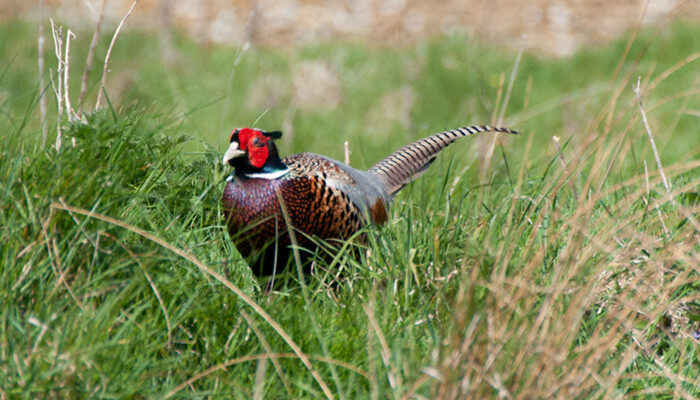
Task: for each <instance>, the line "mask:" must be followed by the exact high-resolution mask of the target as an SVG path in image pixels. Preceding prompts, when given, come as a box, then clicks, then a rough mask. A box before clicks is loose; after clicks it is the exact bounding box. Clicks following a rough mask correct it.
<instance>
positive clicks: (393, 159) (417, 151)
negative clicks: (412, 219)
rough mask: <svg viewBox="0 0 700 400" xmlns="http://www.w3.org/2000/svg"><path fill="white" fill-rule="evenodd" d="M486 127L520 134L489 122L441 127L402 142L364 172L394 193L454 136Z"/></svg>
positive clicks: (487, 130) (472, 132) (471, 133)
mask: <svg viewBox="0 0 700 400" xmlns="http://www.w3.org/2000/svg"><path fill="white" fill-rule="evenodd" d="M489 131H496V132H505V133H512V134H515V135H519V134H520V133H518V132H516V131H513V130H510V129H507V128H499V127H492V126H489V125H482V126H468V127H464V128H457V129H453V130H450V131H444V132H440V133H437V134H435V135H432V136H428V137H427V138H425V139H421V140H419V141H417V142H413V143H411V144H409V145H406V146H403V147H402V148H400V149H398V150H396V151H395V152H393V153H392V154H390V155H389V156H387V157H386V158H384V159H382V160H381V161H379V162H378V163H376V164H374V166H372V168H370V169H369V170H367V172H368V173H370V174H372V175H374V176H375V177H376V178H377V179H379V180H380V181H381V182H382V183H384V185H385V187H386V189H387V191H388V192H389V194H394V193H396V192H398V191H399V190H400V189H401V188H402V187H404V185H406V184H407V183H408V182H409V181H410V180H411V179H412V178H417V177H419V176H421V175H422V174H423V173H424V172H425V170H426V169H427V168H428V166H430V164H431V163H432V162H433V161H435V158H436V157H437V153H439V152H440V151H441V150H442V149H444V148H445V147H447V146H449V145H450V144H452V142H454V141H455V140H457V139H459V138H461V137H464V136H468V135H473V134H475V133H480V132H489Z"/></svg>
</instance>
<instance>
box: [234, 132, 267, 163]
mask: <svg viewBox="0 0 700 400" xmlns="http://www.w3.org/2000/svg"><path fill="white" fill-rule="evenodd" d="M268 140H270V138H269V137H267V136H265V135H264V134H263V133H262V132H260V131H256V130H255V129H250V128H243V129H241V130H240V131H239V132H238V143H239V144H240V149H241V150H244V151H248V160H250V163H251V164H252V165H253V166H254V167H255V168H262V166H263V165H265V162H266V161H267V157H268V156H269V150H268V149H267V141H268Z"/></svg>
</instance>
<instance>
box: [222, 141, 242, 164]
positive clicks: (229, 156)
mask: <svg viewBox="0 0 700 400" xmlns="http://www.w3.org/2000/svg"><path fill="white" fill-rule="evenodd" d="M245 154H246V152H245V151H243V150H241V149H239V148H238V142H231V144H230V145H229V146H228V149H227V150H226V153H224V159H223V163H224V166H227V165H229V164H230V162H231V160H233V159H234V158H238V157H243V156H245Z"/></svg>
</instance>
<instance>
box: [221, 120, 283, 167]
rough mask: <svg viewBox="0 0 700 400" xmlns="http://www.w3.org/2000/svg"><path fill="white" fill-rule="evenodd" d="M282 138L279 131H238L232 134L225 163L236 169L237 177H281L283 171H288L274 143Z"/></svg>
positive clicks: (245, 129)
mask: <svg viewBox="0 0 700 400" xmlns="http://www.w3.org/2000/svg"><path fill="white" fill-rule="evenodd" d="M281 137H282V132H279V131H275V132H265V131H262V130H259V129H252V128H240V129H236V130H235V131H233V133H232V134H231V139H230V144H229V146H228V149H227V150H226V153H225V154H224V159H223V163H224V165H230V166H232V167H233V168H234V175H235V176H239V177H240V176H243V177H249V178H265V177H279V176H281V175H279V173H280V172H281V171H285V170H287V168H286V166H285V165H284V164H283V163H282V161H281V160H280V157H279V154H278V153H277V147H276V146H275V143H274V139H279V138H281ZM275 175H277V176H275Z"/></svg>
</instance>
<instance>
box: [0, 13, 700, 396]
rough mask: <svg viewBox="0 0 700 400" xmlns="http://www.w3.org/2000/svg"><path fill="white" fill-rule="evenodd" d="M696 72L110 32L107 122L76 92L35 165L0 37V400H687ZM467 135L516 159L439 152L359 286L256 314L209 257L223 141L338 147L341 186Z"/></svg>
mask: <svg viewBox="0 0 700 400" xmlns="http://www.w3.org/2000/svg"><path fill="white" fill-rule="evenodd" d="M90 35H91V33H90V32H84V33H78V37H77V38H76V39H75V40H74V42H73V44H72V46H73V47H72V50H71V51H72V53H71V75H70V92H69V93H70V94H71V98H72V100H73V106H74V107H75V108H76V109H78V108H80V107H81V105H80V104H78V103H77V98H78V93H79V91H80V76H81V74H82V69H83V68H84V60H85V55H86V54H87V49H88V47H89V42H90V39H89V38H90ZM49 38H50V36H49ZM107 45H108V38H105V39H104V41H103V42H101V43H100V46H99V47H98V56H99V57H103V56H104V53H105V51H106V50H105V49H106V47H107ZM699 52H700V29H699V28H698V26H697V25H692V24H687V23H686V24H684V23H676V24H674V25H671V26H670V27H665V28H663V29H661V30H654V29H651V30H647V31H643V32H640V33H639V34H637V35H633V34H632V33H630V34H629V35H628V36H627V37H625V38H623V39H621V40H620V41H619V42H616V43H612V44H609V45H606V46H597V47H591V48H587V49H583V50H581V51H580V52H578V53H577V54H576V55H574V56H572V57H570V58H566V59H547V58H542V57H538V56H537V55H533V54H527V53H526V54H523V56H522V59H521V60H520V62H519V64H517V68H514V67H515V66H516V54H517V51H511V50H506V49H498V48H496V49H494V48H489V47H487V46H484V45H481V44H478V43H474V40H473V39H472V38H468V37H463V36H451V37H441V38H439V39H435V40H432V41H427V42H424V43H421V44H419V45H416V46H413V47H407V48H400V49H385V48H374V47H367V46H365V45H362V44H358V43H334V44H322V45H317V46H307V47H302V48H290V49H283V50H279V49H278V50H272V49H259V48H249V49H239V48H231V47H207V46H202V45H199V44H197V43H194V42H192V41H190V40H188V39H186V38H181V37H177V36H176V37H174V38H172V40H171V41H168V40H166V39H164V38H159V37H157V36H155V35H152V34H144V33H140V32H128V31H127V32H124V34H123V36H122V37H121V38H120V39H119V41H118V42H117V45H116V47H115V50H114V53H113V54H112V63H111V66H110V69H111V72H110V74H109V76H108V78H107V84H106V93H107V95H108V98H109V103H108V106H107V107H105V108H103V109H101V110H99V111H97V112H95V111H93V109H94V106H93V105H94V102H95V99H96V97H97V89H98V87H99V79H98V78H97V77H96V75H97V74H93V77H92V79H91V80H90V85H89V92H88V96H87V98H86V99H87V100H86V102H85V104H84V106H82V107H83V110H84V111H85V112H86V114H85V117H84V121H82V122H81V121H74V122H71V123H65V124H64V125H63V126H62V129H63V134H64V135H65V136H64V140H63V145H62V147H61V149H60V151H56V149H55V148H54V147H52V146H51V145H50V144H52V143H53V140H54V137H55V135H56V128H57V126H56V125H57V123H56V121H57V114H56V104H55V96H54V93H53V89H52V88H51V86H50V84H47V85H48V86H47V88H46V95H47V96H48V99H49V100H50V101H49V110H48V116H47V120H46V121H47V129H48V132H49V141H48V143H49V144H48V145H47V146H42V145H41V129H42V121H41V118H40V114H39V108H38V98H39V94H40V93H41V92H42V88H40V87H39V85H38V67H37V54H36V27H35V26H32V25H28V24H22V23H16V24H7V25H5V26H2V27H0V59H2V60H3V61H4V62H3V66H2V67H0V127H2V134H0V188H1V191H0V199H2V200H1V201H0V225H2V227H3V229H2V230H1V231H0V399H5V398H8V399H12V398H68V397H70V398H75V397H77V398H83V397H89V398H170V397H172V398H324V397H325V398H337V399H364V398H370V399H379V398H407V399H411V398H417V399H422V398H442V399H450V398H522V399H530V398H553V397H558V398H567V399H569V398H601V399H602V398H605V399H608V398H688V399H690V398H697V397H698V396H700V373H699V372H698V371H700V364H699V362H698V343H699V342H698V339H694V338H693V335H694V334H696V335H697V331H698V328H699V327H698V324H699V323H700V305H699V303H698V300H699V295H698V288H699V286H700V285H699V284H698V264H699V261H700V260H699V257H698V254H699V253H700V252H699V250H700V249H699V247H700V246H698V237H699V236H698V232H699V231H700V225H698V212H699V211H700V194H699V192H698V187H699V183H700V173H699V171H700V161H699V159H700V157H699V151H700V134H699V133H700V119H699V116H700V114H699V113H700V99H699V97H698V85H699V84H700V80H699V79H700V78H699V76H698V74H697V71H698V65H700V64H699V63H700V59H698V58H700V53H699ZM49 56H51V57H49ZM46 62H47V76H48V68H49V67H52V68H55V64H56V60H55V57H53V48H52V43H51V42H50V41H49V42H48V43H47V59H46ZM97 65H98V66H96V67H95V70H101V64H100V63H97ZM513 70H516V74H515V75H514V81H513V82H514V84H513V86H512V90H511V91H509V90H508V86H509V82H510V81H511V76H513V75H512V71H513ZM638 77H640V78H641V96H642V101H643V102H642V106H643V108H644V111H645V113H646V116H647V118H648V122H649V126H650V133H651V134H653V136H654V139H655V142H656V145H657V147H658V149H659V158H660V161H661V164H662V165H663V171H664V172H665V177H667V179H668V182H669V187H670V192H667V190H666V188H665V185H664V183H663V178H662V175H661V174H660V170H659V167H658V166H657V162H656V160H655V157H654V154H653V152H652V147H651V145H650V140H649V136H648V133H647V130H646V129H645V125H644V123H643V122H642V119H641V117H640V104H639V103H638V101H637V100H636V99H635V95H634V93H633V84H635V83H636V82H637V79H638ZM46 79H47V82H48V78H46ZM73 98H75V99H73ZM506 99H507V100H506ZM501 116H503V119H502V121H501ZM474 123H478V124H481V123H501V124H502V125H504V126H507V127H510V128H513V129H517V130H519V131H521V132H523V135H522V136H519V137H510V136H509V137H505V136H498V137H496V136H494V135H493V134H484V135H482V136H481V137H478V138H468V139H464V140H462V141H460V142H458V143H456V144H455V145H453V146H452V147H451V148H450V149H448V150H446V151H445V152H443V154H442V156H441V157H440V158H439V159H438V161H437V162H435V163H434V165H433V166H431V168H430V169H429V171H428V172H427V174H426V175H425V176H424V177H423V178H421V179H420V180H418V181H417V182H415V183H413V184H410V185H409V186H407V187H406V188H405V189H404V190H403V191H402V192H401V193H400V194H399V195H398V196H397V197H396V199H395V201H394V204H393V208H392V218H391V219H390V222H389V223H388V224H387V225H386V226H384V227H381V228H370V229H369V231H370V233H371V234H370V243H369V244H368V249H367V250H368V251H367V252H366V253H367V256H366V257H363V258H362V259H361V260H353V259H352V258H349V257H347V256H346V254H345V253H344V252H341V253H340V255H339V256H338V257H336V259H335V260H334V262H333V263H332V265H328V266H325V265H324V267H329V271H331V272H332V273H331V274H328V275H326V274H322V273H318V274H315V275H312V276H307V277H305V279H304V281H302V282H297V279H296V274H290V275H291V276H290V279H289V281H288V284H287V285H286V286H285V287H284V288H282V289H281V290H280V291H278V292H274V293H272V294H266V293H263V292H262V290H261V285H263V284H264V282H258V281H257V280H256V279H255V278H254V277H253V276H252V274H251V273H250V271H249V269H248V267H247V266H246V264H245V262H244V261H243V260H241V258H240V256H239V255H238V253H237V252H236V250H235V248H234V247H233V246H232V245H231V244H230V242H229V239H228V235H227V233H226V231H225V229H224V227H223V217H222V210H221V205H220V198H221V193H222V190H223V187H224V180H223V179H224V177H225V176H226V175H227V174H228V173H229V171H226V170H224V169H223V168H222V166H221V165H220V159H221V153H222V151H223V150H224V149H225V146H226V141H227V139H228V134H229V133H230V131H231V130H232V129H233V128H235V127H239V126H247V125H255V126H258V127H261V128H265V129H269V130H276V129H283V130H284V131H285V136H284V138H283V139H282V140H281V142H280V144H279V146H278V147H279V148H280V151H281V152H282V153H283V154H289V153H292V152H299V151H311V152H316V153H320V154H324V155H327V156H330V157H333V158H337V159H342V158H343V142H344V141H346V140H347V141H349V142H350V149H351V151H352V154H351V163H352V165H353V166H355V167H358V168H359V167H369V166H370V165H371V164H372V163H373V162H375V161H377V160H378V159H380V158H381V157H383V156H384V155H386V154H388V153H389V152H391V151H393V150H394V149H395V148H397V147H399V146H400V145H402V144H405V143H407V142H409V141H412V140H415V139H418V138H421V137H423V136H427V135H428V134H431V133H435V132H438V131H441V130H443V129H446V128H453V127H457V126H464V125H470V124H474ZM555 136H556V137H558V138H559V139H558V141H557V140H556V139H553V137H555ZM73 140H74V142H75V145H73ZM492 144H493V151H490V149H491V148H492V147H491V146H492ZM340 271H342V274H343V277H342V278H341V280H340V283H339V284H337V285H331V283H332V281H333V279H334V274H336V273H339V272H340ZM329 286H333V288H332V289H331V288H329Z"/></svg>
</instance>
